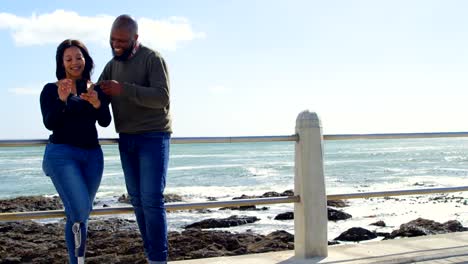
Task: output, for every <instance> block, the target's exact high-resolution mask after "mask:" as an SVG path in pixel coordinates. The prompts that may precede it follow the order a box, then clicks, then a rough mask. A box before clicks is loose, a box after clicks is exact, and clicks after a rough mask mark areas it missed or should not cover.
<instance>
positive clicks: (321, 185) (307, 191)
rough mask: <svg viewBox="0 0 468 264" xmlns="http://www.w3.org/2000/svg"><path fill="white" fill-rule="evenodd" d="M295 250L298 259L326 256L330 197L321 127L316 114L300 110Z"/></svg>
mask: <svg viewBox="0 0 468 264" xmlns="http://www.w3.org/2000/svg"><path fill="white" fill-rule="evenodd" d="M296 133H297V134H298V135H299V140H298V142H296V144H295V176H294V193H295V194H296V195H299V196H300V202H299V203H295V204H294V249H295V256H296V257H297V258H312V257H326V256H327V255H328V248H327V247H328V240H327V232H328V228H327V224H328V216H327V197H326V192H325V177H324V173H323V143H322V142H323V140H322V127H321V124H320V120H319V118H318V116H317V114H316V113H311V112H309V111H303V112H301V113H300V114H299V115H298V117H297V120H296Z"/></svg>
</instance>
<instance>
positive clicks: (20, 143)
mask: <svg viewBox="0 0 468 264" xmlns="http://www.w3.org/2000/svg"><path fill="white" fill-rule="evenodd" d="M297 140H298V136H297V135H289V136H253V137H173V138H171V144H197V143H242V142H279V141H297ZM47 142H48V140H47V139H26V140H0V147H31V146H43V145H46V144H47ZM99 143H100V144H101V145H112V144H117V143H118V140H117V139H116V138H101V139H99Z"/></svg>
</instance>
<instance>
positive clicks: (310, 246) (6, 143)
mask: <svg viewBox="0 0 468 264" xmlns="http://www.w3.org/2000/svg"><path fill="white" fill-rule="evenodd" d="M441 137H468V132H437V133H386V134H341V135H322V130H321V125H320V120H319V119H318V116H317V115H316V114H315V113H310V112H308V111H304V112H302V113H300V114H299V116H298V118H297V120H296V134H294V135H289V136H257V137H179V138H177V137H175V138H172V139H171V144H197V143H239V142H280V141H289V142H291V141H293V142H295V176H294V184H295V187H294V194H295V195H293V196H288V197H270V198H254V199H237V200H230V201H212V202H199V203H168V204H166V209H167V210H168V211H177V210H188V209H203V208H218V207H235V206H248V205H261V204H279V203H294V215H295V217H294V221H295V222H294V229H295V241H294V243H295V255H296V257H300V258H310V257H316V256H326V255H327V244H328V240H327V222H328V219H327V213H326V210H327V209H326V200H340V199H360V198H369V197H389V196H400V195H415V194H431V193H449V192H463V191H468V186H458V187H448V188H425V189H412V190H396V191H383V192H362V193H361V192H360V193H350V194H331V195H326V193H325V177H324V173H323V140H349V139H403V138H441ZM100 143H101V144H102V145H109V144H116V143H118V141H117V139H112V138H106V139H100ZM45 144H47V140H43V139H37V140H0V147H23V146H42V145H45ZM129 213H133V208H132V207H131V206H126V207H108V208H98V209H94V210H93V211H92V213H91V214H92V215H113V214H129ZM64 216H65V214H64V211H63V210H50V211H33V212H16V213H0V221H14V220H26V219H44V218H58V217H64Z"/></svg>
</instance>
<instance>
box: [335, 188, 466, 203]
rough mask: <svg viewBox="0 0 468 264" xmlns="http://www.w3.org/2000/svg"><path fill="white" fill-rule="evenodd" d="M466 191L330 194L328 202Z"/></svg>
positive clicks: (434, 189) (430, 190)
mask: <svg viewBox="0 0 468 264" xmlns="http://www.w3.org/2000/svg"><path fill="white" fill-rule="evenodd" d="M465 191H468V186H459V187H445V188H427V189H412V190H395V191H384V192H362V193H348V194H329V195H327V200H341V199H359V198H369V197H387V196H401V195H414V194H431V193H452V192H465Z"/></svg>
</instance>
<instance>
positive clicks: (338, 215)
mask: <svg viewBox="0 0 468 264" xmlns="http://www.w3.org/2000/svg"><path fill="white" fill-rule="evenodd" d="M351 217H353V216H352V215H350V214H348V213H345V212H343V211H338V210H335V209H332V208H328V220H330V221H338V220H346V219H349V218H351Z"/></svg>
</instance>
